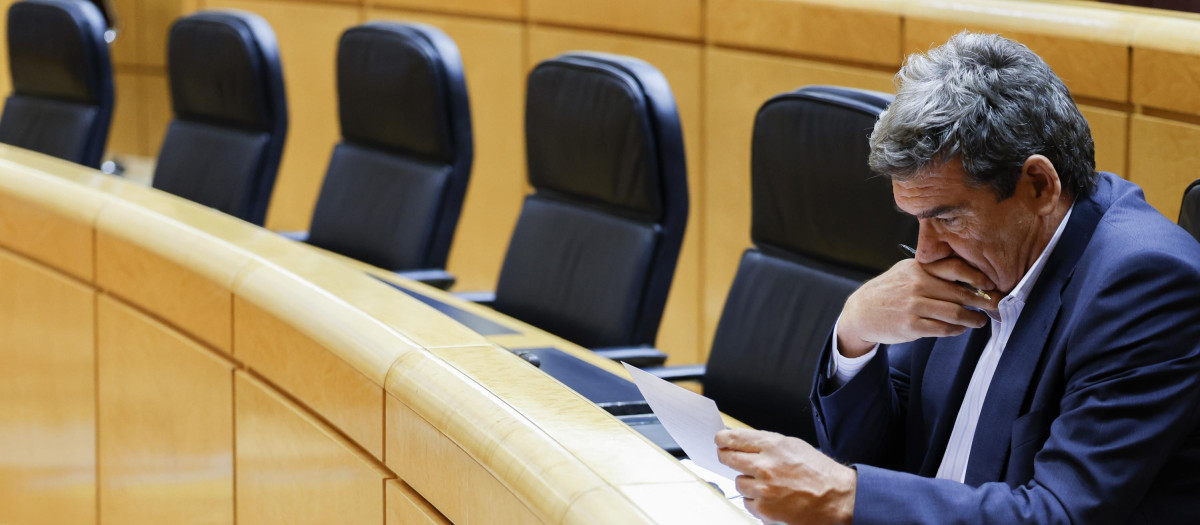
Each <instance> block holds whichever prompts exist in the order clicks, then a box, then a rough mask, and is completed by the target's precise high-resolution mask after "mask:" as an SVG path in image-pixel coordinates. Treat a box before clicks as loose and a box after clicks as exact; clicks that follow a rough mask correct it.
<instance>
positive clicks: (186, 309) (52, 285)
mask: <svg viewBox="0 0 1200 525" xmlns="http://www.w3.org/2000/svg"><path fill="white" fill-rule="evenodd" d="M383 281H386V282H383ZM388 283H391V284H394V285H397V286H399V287H403V288H406V289H409V290H411V291H415V292H418V293H420V294H424V295H427V296H429V297H436V298H438V299H439V300H441V301H444V302H447V303H449V304H453V305H454V306H455V307H457V308H461V309H462V310H464V311H468V312H471V313H473V314H475V315H478V316H480V317H481V318H484V319H487V320H489V321H490V322H493V323H495V324H496V325H498V326H502V327H505V330H496V331H494V333H491V334H490V335H481V334H480V333H477V332H475V331H472V330H470V329H468V328H466V327H465V326H463V325H461V324H459V323H458V322H455V321H453V320H452V319H450V318H449V317H447V316H445V315H443V314H442V313H439V312H438V311H437V310H435V309H433V308H431V307H429V306H427V305H426V304H425V303H423V302H421V301H420V300H418V299H416V298H414V297H412V296H410V295H409V294H406V293H401V292H399V291H397V290H396V289H395V288H393V287H392V286H390V285H389V284H388ZM499 345H503V346H506V347H509V348H529V347H547V346H551V347H555V348H558V349H560V350H563V351H566V352H568V353H570V354H572V355H574V356H576V357H578V358H580V359H583V360H585V361H588V362H590V363H593V364H595V365H596V366H598V367H601V368H604V369H605V370H609V371H612V372H613V373H616V374H621V375H623V374H624V372H623V371H621V370H620V369H619V368H617V367H616V366H615V365H614V364H613V363H611V362H608V361H606V360H604V359H600V358H596V357H595V356H593V355H591V354H590V353H588V352H587V351H586V350H583V349H580V348H578V347H575V346H574V345H571V344H570V343H567V342H566V341H563V340H561V339H558V338H556V337H554V336H551V335H549V334H546V333H544V332H541V331H539V330H537V329H535V328H533V327H530V326H528V325H525V324H523V323H519V322H517V321H514V320H511V319H508V318H506V317H504V316H501V315H498V314H496V313H494V312H492V311H490V310H488V309H486V308H481V307H478V306H476V305H472V304H466V303H462V302H459V301H457V300H456V299H454V298H452V297H449V296H446V295H444V294H442V293H441V292H439V291H436V290H433V289H430V288H426V287H423V286H421V285H419V284H416V283H411V282H407V281H404V280H401V279H398V278H396V277H394V276H392V275H390V274H388V273H387V272H383V271H380V270H377V269H374V268H370V267H366V266H365V265H362V264H360V263H357V262H353V261H349V260H346V259H344V258H340V257H336V256H332V255H329V254H326V253H324V252H321V251H320V250H316V249H314V248H311V247H308V246H304V245H300V244H296V243H293V242H291V241H288V240H285V239H283V238H281V237H279V236H277V235H275V234H273V233H271V232H268V231H266V230H262V229H260V228H257V227H254V226H252V225H250V224H247V223H244V222H241V221H238V220H236V219H233V218H230V217H227V216H224V215H222V214H220V213H217V212H215V211H212V210H210V209H207V208H204V207H201V206H198V205H195V204H193V203H190V202H187V201H184V200H181V199H178V198H175V197H173V196H170V195H166V194H163V193H160V192H157V191H155V190H152V189H149V188H144V187H140V186H137V185H134V184H131V183H128V182H127V181H123V180H121V179H119V178H114V177H109V176H106V175H103V174H101V173H99V172H96V171H93V170H89V169H86V168H82V167H78V166H75V165H72V164H69V163H66V162H62V161H58V160H56V159H51V158H48V157H45V156H42V155H38V154H35V153H30V152H27V151H22V150H19V149H16V148H11V147H6V146H0V357H2V358H3V360H4V363H5V364H4V366H3V367H0V394H2V395H0V522H2V523H9V522H15V523H39V522H46V523H64V522H70V523H83V522H96V521H104V522H112V523H141V522H146V523H188V522H205V523H208V522H233V521H235V520H236V521H237V522H238V523H243V524H245V523H358V522H370V523H380V522H384V523H389V524H391V523H416V522H428V523H446V522H454V523H472V522H475V523H529V522H543V523H575V522H584V521H586V522H613V523H676V522H678V523H697V522H706V523H712V522H720V523H726V522H729V523H737V522H743V521H745V520H746V515H745V514H743V513H742V512H741V511H739V510H738V509H737V508H735V507H734V506H733V505H732V504H730V503H729V502H728V501H726V500H725V499H724V498H723V497H721V496H720V495H718V494H717V493H716V492H714V491H713V490H711V489H710V487H709V486H708V485H707V484H705V483H704V482H703V481H701V480H700V479H699V478H697V477H695V476H694V475H692V474H691V473H690V472H689V471H688V470H686V469H685V468H684V467H683V466H682V465H680V464H679V463H678V462H677V461H675V460H674V459H673V458H671V457H670V456H669V455H667V454H666V453H664V452H663V451H662V450H660V449H658V448H657V447H655V446H653V445H652V444H651V443H650V442H648V441H647V440H646V439H645V438H643V437H642V436H641V435H639V434H638V433H636V432H634V431H633V430H632V429H630V428H629V427H627V426H625V425H623V424H622V423H620V422H619V421H618V420H617V419H615V418H613V417H612V416H610V415H608V414H607V413H606V412H604V411H603V410H601V409H599V408H598V407H596V406H595V405H594V404H592V403H591V402H589V401H587V400H586V399H584V398H583V397H582V396H580V395H579V394H576V393H575V392H573V391H571V390H570V389H567V388H565V387H564V386H563V385H562V384H560V383H558V382H557V381H555V380H554V379H552V378H550V377H549V376H547V375H546V374H544V373H542V372H541V371H539V370H538V369H536V368H534V367H532V366H530V365H529V364H527V363H526V362H524V361H522V360H521V359H519V358H517V357H515V356H514V355H512V354H511V353H510V352H508V351H506V350H504V349H502V348H500V346H499Z"/></svg>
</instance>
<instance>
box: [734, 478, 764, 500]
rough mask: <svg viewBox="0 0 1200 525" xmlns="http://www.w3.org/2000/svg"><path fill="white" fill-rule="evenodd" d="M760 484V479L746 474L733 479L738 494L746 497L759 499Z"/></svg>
mask: <svg viewBox="0 0 1200 525" xmlns="http://www.w3.org/2000/svg"><path fill="white" fill-rule="evenodd" d="M758 484H759V482H758V480H756V479H755V478H754V477H752V476H747V475H745V474H743V475H741V476H738V477H737V479H735V480H733V486H734V487H737V491H738V494H741V495H742V496H745V497H746V499H758V497H759V496H760V495H761V494H760V492H761V491H760V490H759V487H758Z"/></svg>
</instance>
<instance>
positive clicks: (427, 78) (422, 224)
mask: <svg viewBox="0 0 1200 525" xmlns="http://www.w3.org/2000/svg"><path fill="white" fill-rule="evenodd" d="M337 82H338V109H339V115H340V117H341V124H342V140H341V142H339V143H338V144H337V146H336V147H335V148H334V150H333V158H332V159H331V160H330V162H329V169H328V171H327V172H326V174H325V183H324V185H323V187H322V188H321V195H320V197H319V198H318V199H317V207H316V210H315V212H314V213H313V219H312V226H311V229H310V232H309V235H308V238H307V241H308V242H309V243H310V244H313V245H315V246H319V247H321V248H325V249H327V250H330V251H334V252H338V253H341V254H343V255H346V256H349V257H353V258H355V259H358V260H360V261H364V262H367V263H370V264H372V265H375V266H378V267H380V268H385V269H388V270H392V271H401V270H421V269H432V270H430V271H425V272H421V273H420V274H416V273H409V274H408V275H409V276H410V277H418V278H419V277H425V278H426V279H427V280H432V279H434V278H437V280H438V281H439V282H438V283H437V284H441V285H449V284H450V283H451V282H453V278H451V277H450V276H449V274H447V273H445V272H444V271H437V270H436V269H440V268H444V267H445V265H446V256H447V255H448V254H449V252H450V241H451V240H452V239H453V237H454V229H455V226H456V225H457V224H458V217H459V213H460V212H461V211H462V202H463V196H464V195H466V191H467V181H468V179H469V178H470V175H471V158H472V143H471V115H470V109H469V106H468V103H467V88H466V82H465V81H464V79H463V69H462V60H461V59H460V58H459V54H458V48H457V47H456V46H455V45H454V42H453V41H452V40H450V38H449V37H447V36H446V35H445V34H443V33H442V32H441V31H439V30H437V29H434V28H432V27H429V26H424V25H420V24H400V23H385V22H376V23H370V24H366V25H362V26H358V27H354V28H351V29H349V30H347V31H346V32H345V33H344V34H342V39H341V43H340V44H339V45H338V76H337Z"/></svg>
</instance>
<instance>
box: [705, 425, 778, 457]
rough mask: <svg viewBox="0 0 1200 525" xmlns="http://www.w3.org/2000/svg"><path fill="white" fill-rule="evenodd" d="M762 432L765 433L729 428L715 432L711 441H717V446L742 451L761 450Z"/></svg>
mask: <svg viewBox="0 0 1200 525" xmlns="http://www.w3.org/2000/svg"><path fill="white" fill-rule="evenodd" d="M762 434H766V432H763V431H761V430H748V429H744V428H730V429H725V430H722V431H720V432H717V437H716V438H715V439H714V440H713V441H715V442H716V443H717V447H718V448H728V449H732V450H739V451H742V452H761V451H762V440H763V436H762Z"/></svg>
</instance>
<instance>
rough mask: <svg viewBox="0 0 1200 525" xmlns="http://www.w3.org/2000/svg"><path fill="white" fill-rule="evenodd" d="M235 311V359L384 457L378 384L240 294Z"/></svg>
mask: <svg viewBox="0 0 1200 525" xmlns="http://www.w3.org/2000/svg"><path fill="white" fill-rule="evenodd" d="M234 314H235V317H234V328H235V329H234V334H235V337H234V354H235V355H236V356H237V358H238V359H239V360H241V361H242V362H243V363H245V365H246V366H247V367H249V368H251V369H253V370H255V371H256V372H258V373H259V374H261V375H263V376H264V377H266V378H267V379H268V380H270V381H271V382H272V383H274V384H276V385H279V387H280V388H282V389H284V390H285V391H286V392H288V394H290V395H291V396H292V397H295V398H296V399H297V400H299V401H300V402H301V403H304V404H305V405H307V406H308V408H309V409H310V410H312V411H314V412H316V413H317V414H319V415H320V416H321V417H323V418H325V419H326V420H328V421H329V422H330V423H332V424H333V425H334V426H336V427H337V428H338V429H340V430H341V431H342V432H344V433H345V434H346V435H347V436H349V437H350V439H353V440H354V441H355V442H357V443H358V444H359V446H361V447H363V448H364V449H366V450H367V452H368V453H370V454H371V455H373V456H375V457H376V458H377V459H379V460H380V461H382V460H383V386H381V385H378V384H375V383H374V382H372V381H371V380H370V379H367V377H366V376H364V375H362V374H361V373H359V372H358V371H357V370H355V369H354V368H353V367H352V366H350V364H348V363H346V362H345V361H342V360H341V359H339V358H338V357H337V355H335V354H333V353H331V352H330V351H329V350H326V349H325V348H324V347H322V346H321V345H319V344H317V343H316V342H315V341H313V340H312V339H310V338H308V337H306V336H304V335H303V334H301V333H300V332H298V331H297V330H296V329H295V328H293V327H291V326H289V325H287V324H285V323H284V322H282V321H280V320H279V319H277V318H275V317H273V316H271V315H270V314H268V313H266V312H264V311H262V310H261V309H259V308H258V307H256V306H254V305H253V304H251V303H249V302H247V301H245V300H243V299H241V298H236V299H235V300H234Z"/></svg>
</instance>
